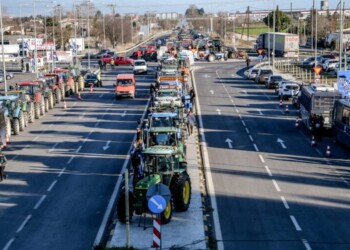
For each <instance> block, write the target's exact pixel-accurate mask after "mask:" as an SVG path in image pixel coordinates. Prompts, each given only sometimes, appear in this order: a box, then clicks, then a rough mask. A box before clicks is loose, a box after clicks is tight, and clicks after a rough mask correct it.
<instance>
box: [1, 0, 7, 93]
mask: <svg viewBox="0 0 350 250" xmlns="http://www.w3.org/2000/svg"><path fill="white" fill-rule="evenodd" d="M0 29H1V56H2V70H3V71H4V75H3V78H4V84H5V85H4V87H5V95H7V81H6V67H5V58H4V57H5V56H4V29H3V27H2V4H1V2H0Z"/></svg>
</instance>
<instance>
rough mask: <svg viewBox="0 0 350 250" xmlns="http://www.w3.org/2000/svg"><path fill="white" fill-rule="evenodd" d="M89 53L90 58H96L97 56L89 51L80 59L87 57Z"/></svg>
mask: <svg viewBox="0 0 350 250" xmlns="http://www.w3.org/2000/svg"><path fill="white" fill-rule="evenodd" d="M89 55H90V59H98V57H97V56H96V55H95V54H91V53H86V54H85V55H84V56H83V57H82V59H89Z"/></svg>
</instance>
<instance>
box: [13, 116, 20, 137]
mask: <svg viewBox="0 0 350 250" xmlns="http://www.w3.org/2000/svg"><path fill="white" fill-rule="evenodd" d="M12 127H13V134H15V135H19V120H18V119H17V118H15V119H13V121H12Z"/></svg>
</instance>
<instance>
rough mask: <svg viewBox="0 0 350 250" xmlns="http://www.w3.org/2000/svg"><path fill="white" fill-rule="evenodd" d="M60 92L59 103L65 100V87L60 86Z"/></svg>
mask: <svg viewBox="0 0 350 250" xmlns="http://www.w3.org/2000/svg"><path fill="white" fill-rule="evenodd" d="M60 91H61V99H60V100H61V101H64V100H65V99H66V96H65V94H66V88H65V86H62V87H61V88H60Z"/></svg>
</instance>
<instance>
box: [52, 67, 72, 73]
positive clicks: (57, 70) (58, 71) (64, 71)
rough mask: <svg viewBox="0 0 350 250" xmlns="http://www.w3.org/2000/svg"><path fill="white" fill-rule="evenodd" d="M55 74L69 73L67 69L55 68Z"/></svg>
mask: <svg viewBox="0 0 350 250" xmlns="http://www.w3.org/2000/svg"><path fill="white" fill-rule="evenodd" d="M54 72H55V73H66V72H69V69H62V68H56V69H54Z"/></svg>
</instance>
